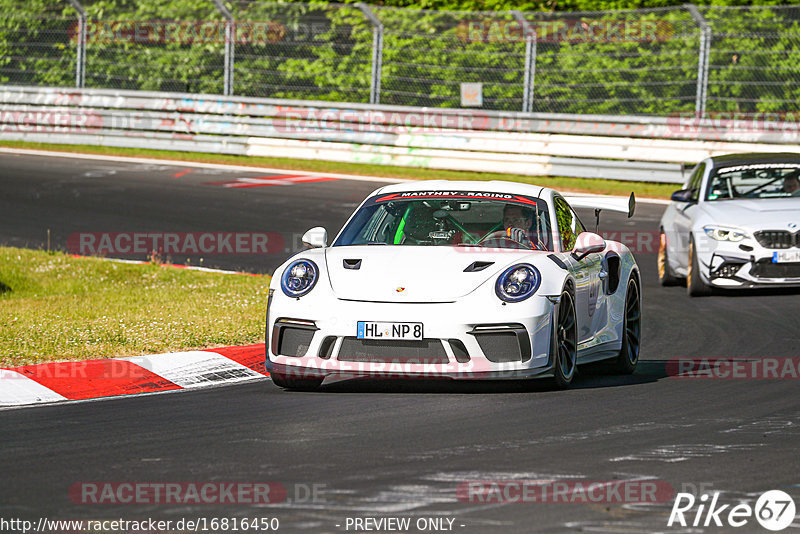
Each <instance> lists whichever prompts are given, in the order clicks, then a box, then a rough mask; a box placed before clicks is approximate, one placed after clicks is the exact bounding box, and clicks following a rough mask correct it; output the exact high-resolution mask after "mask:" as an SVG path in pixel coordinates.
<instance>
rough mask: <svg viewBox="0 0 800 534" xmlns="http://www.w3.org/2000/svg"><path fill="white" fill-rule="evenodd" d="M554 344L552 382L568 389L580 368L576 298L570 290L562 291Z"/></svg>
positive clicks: (559, 387) (552, 351)
mask: <svg viewBox="0 0 800 534" xmlns="http://www.w3.org/2000/svg"><path fill="white" fill-rule="evenodd" d="M553 345H554V346H553V347H552V348H551V355H552V358H553V378H552V384H553V386H555V387H556V388H558V389H566V388H568V387H569V385H570V384H571V383H572V379H573V378H574V377H575V373H576V372H577V369H578V325H577V322H576V319H575V300H574V299H573V298H572V293H570V292H569V291H564V292H563V293H561V300H560V301H559V303H558V316H557V317H556V324H555V334H554V335H553Z"/></svg>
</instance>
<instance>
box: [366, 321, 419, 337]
mask: <svg viewBox="0 0 800 534" xmlns="http://www.w3.org/2000/svg"><path fill="white" fill-rule="evenodd" d="M356 337H358V339H410V340H415V339H416V340H419V339H422V323H381V322H373V321H358V325H357V329H356Z"/></svg>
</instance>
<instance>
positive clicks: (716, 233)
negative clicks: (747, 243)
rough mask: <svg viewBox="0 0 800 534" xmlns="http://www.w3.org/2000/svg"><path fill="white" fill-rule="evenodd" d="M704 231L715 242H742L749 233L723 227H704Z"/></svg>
mask: <svg viewBox="0 0 800 534" xmlns="http://www.w3.org/2000/svg"><path fill="white" fill-rule="evenodd" d="M703 231H704V232H705V233H706V235H707V236H708V237H710V238H711V239H713V240H715V241H741V240H742V239H744V238H745V237H747V232H744V231H743V230H737V229H736V228H725V227H723V226H704V227H703Z"/></svg>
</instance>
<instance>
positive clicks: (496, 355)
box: [470, 324, 531, 363]
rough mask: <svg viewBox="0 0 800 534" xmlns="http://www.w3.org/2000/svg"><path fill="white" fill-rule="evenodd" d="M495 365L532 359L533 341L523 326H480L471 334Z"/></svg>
mask: <svg viewBox="0 0 800 534" xmlns="http://www.w3.org/2000/svg"><path fill="white" fill-rule="evenodd" d="M470 334H472V335H473V336H475V339H477V340H478V345H479V346H480V347H481V350H482V351H483V355H484V356H486V359H487V360H489V361H490V362H493V363H511V362H525V361H528V360H530V359H531V340H530V338H529V337H528V331H527V330H526V329H525V327H524V326H523V325H521V324H507V325H483V326H481V325H479V326H476V327H475V328H473V329H472V331H471V332H470Z"/></svg>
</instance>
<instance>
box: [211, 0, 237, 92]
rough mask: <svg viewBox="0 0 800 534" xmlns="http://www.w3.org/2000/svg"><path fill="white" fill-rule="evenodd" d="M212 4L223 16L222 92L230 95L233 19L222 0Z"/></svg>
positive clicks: (231, 88) (231, 90) (231, 86)
mask: <svg viewBox="0 0 800 534" xmlns="http://www.w3.org/2000/svg"><path fill="white" fill-rule="evenodd" d="M214 5H215V6H217V10H218V11H219V12H220V13H222V16H223V17H225V62H224V65H223V66H222V70H223V82H222V84H223V89H222V92H223V94H224V95H225V96H231V95H232V94H233V55H234V48H233V42H234V36H235V33H234V32H235V28H234V24H235V21H234V20H233V14H231V12H230V11H229V10H228V8H227V7H225V4H223V3H222V0H214Z"/></svg>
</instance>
